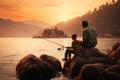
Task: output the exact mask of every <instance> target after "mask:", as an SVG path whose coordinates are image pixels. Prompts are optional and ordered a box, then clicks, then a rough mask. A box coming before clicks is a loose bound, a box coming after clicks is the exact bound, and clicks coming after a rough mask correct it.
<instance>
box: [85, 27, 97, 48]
mask: <svg viewBox="0 0 120 80" xmlns="http://www.w3.org/2000/svg"><path fill="white" fill-rule="evenodd" d="M83 44H84V46H85V47H95V46H96V45H97V34H96V31H95V30H94V29H92V28H91V27H86V28H85V29H84V30H83Z"/></svg>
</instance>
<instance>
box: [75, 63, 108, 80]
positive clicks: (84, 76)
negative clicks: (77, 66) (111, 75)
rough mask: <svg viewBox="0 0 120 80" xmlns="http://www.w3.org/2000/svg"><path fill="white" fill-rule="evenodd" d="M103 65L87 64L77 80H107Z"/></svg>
mask: <svg viewBox="0 0 120 80" xmlns="http://www.w3.org/2000/svg"><path fill="white" fill-rule="evenodd" d="M105 74H106V73H105V70H104V65H103V64H85V65H84V66H83V67H82V69H81V71H80V73H79V76H78V77H77V78H76V80H106V79H105Z"/></svg>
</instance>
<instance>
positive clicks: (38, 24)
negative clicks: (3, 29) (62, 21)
mask: <svg viewBox="0 0 120 80" xmlns="http://www.w3.org/2000/svg"><path fill="white" fill-rule="evenodd" d="M23 23H25V24H30V25H35V26H38V27H40V28H42V29H45V28H50V27H51V26H52V25H51V24H48V23H45V22H42V21H37V20H27V21H23Z"/></svg>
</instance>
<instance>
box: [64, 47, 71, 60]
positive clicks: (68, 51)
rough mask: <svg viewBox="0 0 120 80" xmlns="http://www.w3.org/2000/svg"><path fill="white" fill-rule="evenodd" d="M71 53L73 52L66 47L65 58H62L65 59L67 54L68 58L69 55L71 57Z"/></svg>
mask: <svg viewBox="0 0 120 80" xmlns="http://www.w3.org/2000/svg"><path fill="white" fill-rule="evenodd" d="M71 53H73V51H72V50H68V49H67V50H66V51H65V58H64V60H65V59H67V57H68V56H69V58H70V57H71Z"/></svg>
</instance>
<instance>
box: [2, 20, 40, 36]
mask: <svg viewBox="0 0 120 80" xmlns="http://www.w3.org/2000/svg"><path fill="white" fill-rule="evenodd" d="M39 30H41V28H40V27H38V26H35V25H29V24H25V23H23V22H14V21H12V20H8V19H0V37H32V36H33V35H34V34H36V32H38V31H39ZM32 34H33V35H32Z"/></svg>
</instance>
